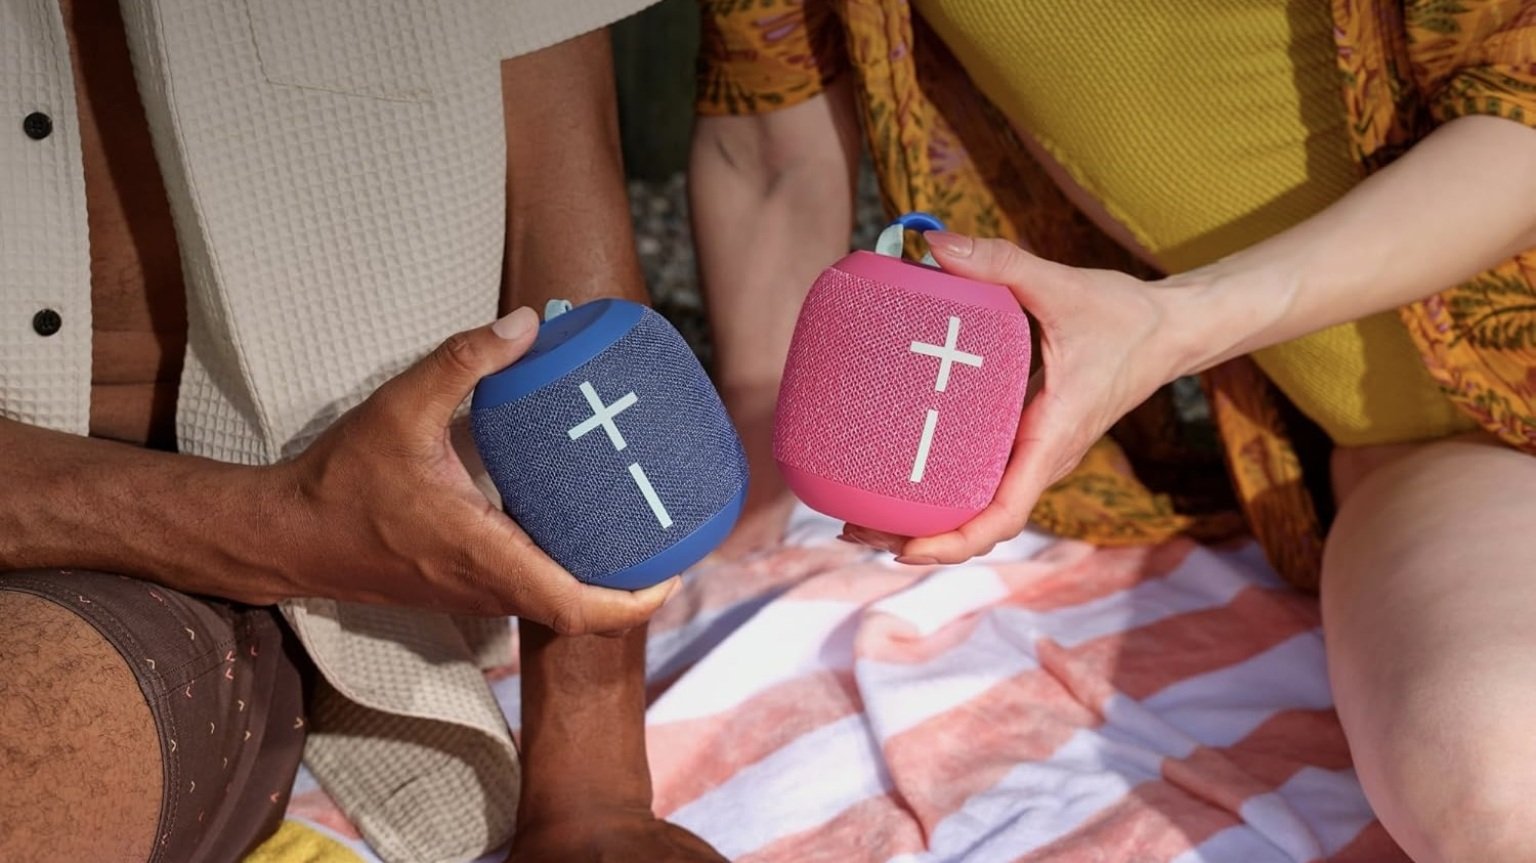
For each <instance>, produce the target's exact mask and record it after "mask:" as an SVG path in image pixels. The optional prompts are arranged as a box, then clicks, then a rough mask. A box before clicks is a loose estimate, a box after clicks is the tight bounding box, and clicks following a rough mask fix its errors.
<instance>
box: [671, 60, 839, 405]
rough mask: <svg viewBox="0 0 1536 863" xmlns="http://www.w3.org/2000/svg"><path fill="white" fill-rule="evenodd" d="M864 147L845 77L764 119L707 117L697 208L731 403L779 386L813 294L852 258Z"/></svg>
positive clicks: (698, 237)
mask: <svg viewBox="0 0 1536 863" xmlns="http://www.w3.org/2000/svg"><path fill="white" fill-rule="evenodd" d="M858 146H859V143H858V126H857V120H856V119H855V117H854V110H853V91H852V87H851V85H850V83H849V82H848V81H847V80H839V81H836V82H834V83H833V84H832V85H831V86H830V87H829V88H828V90H827V92H826V93H823V94H822V95H820V96H817V97H816V98H814V99H812V100H810V101H808V102H805V103H802V104H800V105H795V106H793V107H790V108H785V109H782V110H778V111H773V112H770V113H767V114H763V115H760V116H752V117H701V118H699V121H698V124H697V125H696V126H695V129H694V138H693V147H692V153H691V156H690V161H689V183H688V186H689V202H690V207H691V212H692V218H693V236H694V242H695V246H696V248H697V251H698V258H699V274H700V277H701V280H702V286H703V290H704V294H705V299H706V300H707V301H708V307H709V316H710V324H711V328H712V330H713V333H714V341H715V354H716V363H715V372H716V376H717V379H718V381H719V382H720V384H721V386H722V388H723V389H725V390H726V391H727V396H728V400H733V401H736V400H740V399H744V398H746V397H747V396H748V395H749V391H751V390H754V389H758V390H762V391H764V392H765V393H767V395H768V400H769V401H770V402H771V395H772V393H773V392H775V391H777V388H778V381H779V375H780V373H781V372H782V370H783V365H784V357H785V355H786V354H787V353H788V351H789V340H790V336H791V335H793V332H794V325H795V318H796V315H797V314H798V312H799V309H800V304H801V302H802V301H803V300H804V298H805V294H806V291H807V290H809V288H810V286H811V282H813V281H814V280H815V278H816V276H817V274H818V273H820V272H821V270H822V269H823V268H824V267H826V266H827V265H828V264H830V263H832V262H833V261H835V260H837V259H838V258H839V257H841V256H842V255H844V254H846V253H847V251H848V243H849V236H850V234H851V232H852V227H853V197H854V186H855V183H856V178H857V169H858ZM768 407H769V409H771V403H770V404H769V405H768Z"/></svg>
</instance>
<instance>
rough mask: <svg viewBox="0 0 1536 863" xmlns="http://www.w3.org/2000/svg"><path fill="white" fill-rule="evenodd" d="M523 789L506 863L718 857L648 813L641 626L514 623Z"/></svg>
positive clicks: (713, 860) (708, 862) (682, 861)
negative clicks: (590, 631)
mask: <svg viewBox="0 0 1536 863" xmlns="http://www.w3.org/2000/svg"><path fill="white" fill-rule="evenodd" d="M518 630H519V633H520V635H521V639H522V651H523V652H522V657H523V662H522V667H523V746H522V755H523V795H522V800H521V802H520V803H519V804H518V812H517V834H516V838H515V839H514V844H513V849H512V856H511V858H510V859H511V861H513V863H523V861H528V863H541V861H548V860H560V861H568V863H585V861H603V860H667V861H674V863H718V861H720V860H721V858H720V856H719V855H718V854H716V853H715V852H714V851H713V850H712V849H710V847H709V845H707V844H706V843H705V842H704V841H703V840H701V839H699V838H698V837H697V836H694V835H693V834H692V833H689V832H688V831H686V830H683V829H682V828H680V827H675V826H673V825H671V824H668V823H666V822H664V821H658V820H657V819H656V818H655V816H653V815H652V814H651V771H650V766H649V765H648V764H647V763H646V757H645V629H644V628H641V629H637V630H634V631H631V632H629V633H626V634H625V635H622V636H619V637H617V638H605V637H603V636H599V635H588V636H581V637H575V638H572V637H567V636H559V635H555V634H554V633H553V632H551V631H550V630H549V629H546V628H545V627H542V626H539V625H537V624H531V623H528V622H527V621H522V622H520V623H519V624H518Z"/></svg>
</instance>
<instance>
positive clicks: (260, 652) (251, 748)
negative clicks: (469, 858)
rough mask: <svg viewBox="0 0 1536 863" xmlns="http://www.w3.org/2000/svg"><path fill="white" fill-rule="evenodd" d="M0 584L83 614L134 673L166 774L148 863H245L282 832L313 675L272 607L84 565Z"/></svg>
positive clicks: (11, 577)
mask: <svg viewBox="0 0 1536 863" xmlns="http://www.w3.org/2000/svg"><path fill="white" fill-rule="evenodd" d="M0 591H17V592H21V593H27V594H31V595H33V596H37V597H41V598H43V599H46V600H49V601H52V602H54V603H56V604H57V605H60V606H63V607H64V608H66V609H68V610H69V611H71V612H73V613H75V614H76V615H78V616H79V617H80V618H81V619H83V620H84V621H85V622H87V623H88V624H90V625H91V627H93V628H94V629H95V630H96V631H97V632H99V633H101V635H102V636H103V637H104V638H105V639H106V640H107V641H108V642H110V643H111V644H112V646H113V647H115V648H117V651H118V652H119V653H120V654H122V656H123V658H124V659H125V660H126V661H127V662H128V665H129V667H131V668H132V669H133V673H134V675H135V677H137V678H138V683H139V689H140V690H141V691H142V692H143V693H144V698H145V699H146V700H147V701H148V702H149V707H150V712H151V713H152V714H153V716H154V719H155V725H156V728H157V730H158V732H159V738H160V757H161V763H162V770H161V775H162V776H163V777H164V790H163V795H162V800H161V804H160V826H159V841H158V842H157V843H156V847H155V850H154V853H153V854H152V855H151V857H150V861H151V863H183V861H235V860H239V859H240V858H242V857H243V856H244V855H245V853H246V852H247V851H248V850H250V849H251V848H253V847H255V846H256V845H257V844H258V843H260V842H261V841H262V840H263V839H265V838H266V837H267V836H268V835H270V834H271V833H272V831H273V830H275V829H276V828H277V825H278V823H279V822H280V821H281V820H282V816H283V810H284V809H285V808H286V806H287V803H288V790H289V787H290V786H291V785H292V784H293V776H294V773H295V772H296V771H297V770H298V767H299V757H300V755H301V754H302V752H303V749H304V734H305V727H304V726H305V713H304V705H305V692H306V689H307V680H308V679H309V675H310V673H311V672H310V670H309V669H310V666H309V663H308V660H307V659H306V658H305V656H304V653H303V650H302V648H301V647H300V646H299V643H298V639H297V638H296V637H295V636H294V635H293V633H292V632H290V631H289V630H288V627H287V626H286V625H285V624H284V623H283V620H282V617H281V616H280V615H279V614H278V613H277V611H276V609H274V608H257V607H253V606H248V605H240V604H237V603H231V602H225V601H223V600H218V599H210V598H207V597H195V596H189V595H187V594H184V593H179V592H177V591H175V590H171V589H169V588H165V587H160V586H159V585H155V584H151V583H149V582H145V581H139V580H137V579H132V578H127V577H124V576H120V575H108V574H104V573H97V572H83V571H80V570H73V571H68V572H59V571H32V572H14V573H6V574H4V575H3V576H0Z"/></svg>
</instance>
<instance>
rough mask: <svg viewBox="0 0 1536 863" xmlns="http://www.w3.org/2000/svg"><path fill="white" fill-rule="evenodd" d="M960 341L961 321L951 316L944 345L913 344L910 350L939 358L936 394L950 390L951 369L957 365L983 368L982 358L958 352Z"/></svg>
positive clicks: (934, 386)
mask: <svg viewBox="0 0 1536 863" xmlns="http://www.w3.org/2000/svg"><path fill="white" fill-rule="evenodd" d="M959 341H960V319H959V318H957V317H955V316H954V315H950V316H949V333H948V335H946V336H945V337H944V344H943V345H930V344H927V343H926V342H913V343H912V347H910V348H908V350H910V351H911V352H912V353H914V354H927V355H928V356H930V357H938V358H939V377H938V380H936V381H934V384H933V390H934V392H940V393H941V392H944V390H946V389H948V388H949V369H950V366H951V365H953V364H955V363H964V364H966V365H968V366H975V367H976V368H981V356H979V355H978V354H968V353H966V352H965V351H962V350H957V349H956V348H955V345H956V343H958V342H959Z"/></svg>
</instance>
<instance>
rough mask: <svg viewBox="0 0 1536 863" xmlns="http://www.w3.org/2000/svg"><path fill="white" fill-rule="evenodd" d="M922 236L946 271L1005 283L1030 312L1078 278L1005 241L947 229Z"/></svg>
mask: <svg viewBox="0 0 1536 863" xmlns="http://www.w3.org/2000/svg"><path fill="white" fill-rule="evenodd" d="M923 239H925V240H927V241H928V248H929V249H930V250H931V251H932V252H933V258H934V260H936V261H938V262H939V263H940V264H941V265H942V266H943V267H944V270H945V272H948V273H953V274H955V275H957V276H961V277H962V278H967V279H975V280H976V281H978V282H993V283H995V284H999V285H1004V286H1006V287H1007V288H1008V289H1009V290H1011V291H1013V294H1014V296H1015V297H1017V298H1018V300H1019V303H1020V304H1021V305H1023V306H1024V307H1025V308H1028V309H1030V311H1032V312H1033V311H1034V310H1035V309H1034V307H1035V306H1038V305H1042V303H1040V302H1039V301H1040V300H1042V299H1045V298H1046V297H1047V296H1048V295H1049V294H1050V293H1053V292H1054V291H1053V289H1056V288H1060V287H1062V286H1063V285H1064V284H1068V283H1072V282H1075V281H1076V280H1077V279H1078V278H1079V273H1078V271H1077V270H1076V269H1074V268H1073V267H1069V266H1066V265H1065V264H1058V263H1056V262H1055V261H1048V260H1046V259H1045V258H1041V257H1038V256H1036V255H1032V254H1030V253H1029V252H1026V251H1024V250H1023V249H1021V248H1019V247H1018V246H1017V245H1015V244H1013V243H1010V242H1008V241H1007V240H997V239H980V240H978V239H975V238H972V237H967V236H965V235H964V234H951V233H949V232H948V231H928V232H927V233H925V234H923Z"/></svg>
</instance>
